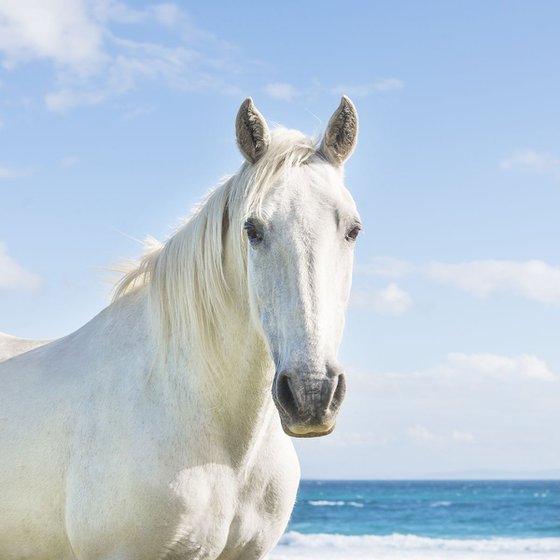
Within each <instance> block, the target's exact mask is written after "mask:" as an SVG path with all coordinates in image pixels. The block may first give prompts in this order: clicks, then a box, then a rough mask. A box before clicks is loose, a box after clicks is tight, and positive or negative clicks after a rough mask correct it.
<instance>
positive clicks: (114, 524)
mask: <svg viewBox="0 0 560 560" xmlns="http://www.w3.org/2000/svg"><path fill="white" fill-rule="evenodd" d="M236 124H237V142H238V145H239V148H240V150H241V152H242V153H243V155H244V157H245V159H246V160H247V161H246V162H245V163H244V165H243V166H242V167H241V169H240V171H239V172H238V173H237V174H236V175H234V176H232V177H231V178H229V179H228V180H227V181H226V182H225V183H224V184H222V185H221V186H219V187H218V188H217V189H215V190H214V191H213V192H212V193H211V194H210V195H209V197H208V198H207V200H206V201H205V202H204V204H202V205H201V207H200V208H199V209H198V210H197V211H196V212H195V213H194V215H193V216H192V217H191V218H190V219H189V220H188V221H187V222H186V223H185V224H184V225H183V226H182V227H181V228H180V229H178V231H177V232H176V233H175V234H174V235H173V236H172V237H170V239H169V240H168V241H167V242H166V243H164V244H163V245H158V246H155V247H152V248H151V249H150V250H148V252H147V253H146V255H145V256H144V258H143V259H142V261H141V262H140V264H139V265H138V266H137V268H135V269H133V270H131V271H129V272H128V274H127V275H126V276H125V277H124V278H123V280H122V281H121V282H120V284H119V285H118V287H117V291H116V296H115V299H114V301H113V303H112V304H111V305H110V306H109V307H107V308H106V309H105V310H103V311H102V312H101V313H100V314H99V315H97V316H96V317H95V318H94V319H92V320H91V321H90V322H89V323H87V324H86V325H85V326H84V327H82V328H81V329H79V330H78V331H76V332H75V333H73V334H70V335H69V336H67V337H65V338H62V339H59V340H56V341H53V342H50V343H47V344H44V343H42V342H37V343H36V345H37V346H38V347H37V348H34V349H32V350H29V351H26V350H27V349H28V346H26V343H25V342H19V343H18V341H17V340H14V339H8V338H6V337H4V340H3V347H4V350H3V352H4V357H5V358H6V357H7V356H6V354H8V353H11V354H14V356H12V357H11V358H10V359H5V361H3V362H1V363H0V558H1V559H2V560H9V559H33V560H66V559H68V560H70V559H72V560H94V559H95V560H117V559H118V560H144V559H145V560H156V559H163V558H165V559H173V558H176V559H185V560H186V559H189V560H193V559H197V560H199V559H200V560H202V559H204V560H213V559H220V560H235V559H243V560H253V559H255V560H256V559H260V558H263V557H265V556H266V554H267V553H268V552H269V551H270V550H271V549H272V547H273V546H274V545H275V544H276V542H277V540H278V539H279V538H280V536H281V534H282V532H283V530H284V529H285V526H286V524H287V522H288V519H289V516H290V513H291V511H292V508H293V505H294V500H295V496H296V490H297V486H298V481H299V465H298V461H297V457H296V455H295V452H294V449H293V446H292V442H291V440H290V438H289V437H287V435H286V434H288V435H290V436H299V437H313V436H320V435H325V434H328V433H330V432H331V431H332V430H333V428H334V425H335V417H336V414H337V411H338V408H339V406H340V403H341V401H342V399H343V396H344V387H345V384H344V376H343V374H342V372H341V369H340V367H339V365H338V364H337V361H336V354H337V351H338V347H339V344H340V339H341V333H342V329H343V322H344V311H345V306H346V302H347V298H348V294H349V290H350V282H351V269H352V253H353V244H354V240H355V238H356V236H357V234H358V231H359V229H360V221H359V217H358V214H357V211H356V207H355V204H354V202H353V200H352V198H351V196H350V194H349V193H348V191H347V190H346V189H345V187H344V184H343V173H342V164H343V162H344V160H345V159H346V158H347V157H348V156H349V155H350V153H351V152H352V150H353V148H354V146H355V143H356V136H357V129H358V121H357V115H356V112H355V109H354V106H353V105H352V103H351V102H350V100H349V99H347V98H346V97H344V98H343V99H342V102H341V104H340V106H339V108H338V109H337V111H336V112H335V113H334V115H333V116H332V117H331V120H330V121H329V124H328V127H327V131H326V133H325V137H324V139H323V141H322V144H321V145H320V147H319V148H317V146H316V145H315V144H314V142H313V141H312V140H310V139H308V138H306V137H304V136H303V135H302V134H301V133H299V132H297V131H291V130H285V129H278V130H275V131H274V132H273V133H272V134H270V133H269V130H268V127H267V125H266V123H265V121H264V119H263V117H262V116H261V114H260V113H259V112H258V111H257V109H256V108H255V106H254V105H253V102H252V101H251V99H247V100H246V101H245V102H244V103H243V104H242V106H241V108H240V110H239V113H238V116H237V123H236ZM30 344H31V345H33V343H30ZM21 352H23V353H21ZM18 353H19V355H15V354H18ZM271 390H272V391H271ZM271 393H272V396H271ZM275 405H276V406H275Z"/></svg>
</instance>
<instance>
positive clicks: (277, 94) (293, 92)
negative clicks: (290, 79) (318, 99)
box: [264, 82, 300, 101]
mask: <svg viewBox="0 0 560 560" xmlns="http://www.w3.org/2000/svg"><path fill="white" fill-rule="evenodd" d="M264 92H265V93H266V94H267V95H268V96H269V97H272V98H273V99H281V100H283V101H291V100H292V99H294V98H295V97H297V96H298V95H300V92H299V91H298V90H297V89H296V88H295V87H294V86H293V85H292V84H287V83H285V82H275V83H272V84H267V85H266V86H265V87H264Z"/></svg>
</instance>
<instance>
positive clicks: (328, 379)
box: [272, 367, 346, 437]
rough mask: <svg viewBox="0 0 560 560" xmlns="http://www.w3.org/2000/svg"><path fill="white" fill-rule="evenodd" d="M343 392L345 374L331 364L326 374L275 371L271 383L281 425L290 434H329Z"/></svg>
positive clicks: (298, 435)
mask: <svg viewBox="0 0 560 560" xmlns="http://www.w3.org/2000/svg"><path fill="white" fill-rule="evenodd" d="M345 392H346V382H345V379H344V374H343V373H342V371H341V370H340V369H338V368H330V367H329V368H327V373H326V374H324V373H316V372H303V371H301V370H297V369H289V370H283V371H280V372H277V373H276V376H275V378H274V384H273V386H272V397H273V399H274V403H275V404H276V408H277V409H278V412H279V413H280V420H281V422H282V428H283V429H284V431H285V432H286V434H288V435H289V436H292V437H320V436H326V435H328V434H330V433H331V432H332V431H333V430H334V427H335V421H336V415H337V413H338V409H339V408H340V405H341V403H342V401H343V399H344V394H345Z"/></svg>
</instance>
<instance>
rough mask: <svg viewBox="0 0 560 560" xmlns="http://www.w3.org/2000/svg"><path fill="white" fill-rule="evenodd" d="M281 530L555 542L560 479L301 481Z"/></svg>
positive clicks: (559, 513) (559, 526) (558, 531)
mask: <svg viewBox="0 0 560 560" xmlns="http://www.w3.org/2000/svg"><path fill="white" fill-rule="evenodd" d="M288 530H289V531H297V532H299V533H335V534H340V535H390V534H393V533H401V534H413V535H418V536H425V537H438V538H460V539H464V538H485V537H498V536H499V537H525V538H526V537H534V538H540V537H547V536H551V537H552V536H554V537H560V481H380V482H372V481H367V482H363V481H340V482H338V481H334V482H332V481H328V482H327V481H302V483H301V485H300V489H299V493H298V500H297V504H296V507H295V510H294V513H293V515H292V519H291V521H290V525H289V527H288Z"/></svg>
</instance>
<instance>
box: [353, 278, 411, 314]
mask: <svg viewBox="0 0 560 560" xmlns="http://www.w3.org/2000/svg"><path fill="white" fill-rule="evenodd" d="M350 305H351V306H352V307H354V308H356V309H365V310H367V311H373V312H374V313H379V314H381V315H402V314H403V313H406V311H408V310H409V309H410V306H411V305H412V298H411V297H410V294H409V293H408V292H405V291H404V290H402V289H401V288H399V286H398V285H397V284H396V283H395V282H391V283H390V284H389V285H388V286H387V287H386V288H384V289H383V290H378V291H371V292H366V291H363V290H361V291H355V292H353V293H352V297H351V300H350Z"/></svg>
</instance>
